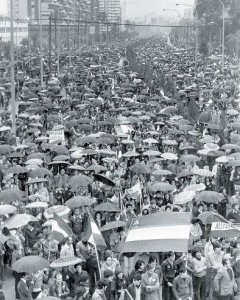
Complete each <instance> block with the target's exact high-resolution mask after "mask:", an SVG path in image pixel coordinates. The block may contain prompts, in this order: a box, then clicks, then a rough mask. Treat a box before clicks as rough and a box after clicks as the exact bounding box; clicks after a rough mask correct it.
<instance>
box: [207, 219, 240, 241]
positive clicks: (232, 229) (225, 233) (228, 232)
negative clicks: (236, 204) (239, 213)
mask: <svg viewBox="0 0 240 300" xmlns="http://www.w3.org/2000/svg"><path fill="white" fill-rule="evenodd" d="M239 236H240V224H235V223H231V222H229V221H228V220H226V219H224V217H222V216H219V215H215V216H214V219H213V222H212V226H211V232H210V237H220V238H234V237H239Z"/></svg>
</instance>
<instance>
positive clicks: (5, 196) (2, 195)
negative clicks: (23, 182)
mask: <svg viewBox="0 0 240 300" xmlns="http://www.w3.org/2000/svg"><path fill="white" fill-rule="evenodd" d="M23 196H24V192H22V191H19V190H15V189H7V190H3V191H1V192H0V203H7V204H8V203H12V202H14V201H20V200H21V198H22V197H23Z"/></svg>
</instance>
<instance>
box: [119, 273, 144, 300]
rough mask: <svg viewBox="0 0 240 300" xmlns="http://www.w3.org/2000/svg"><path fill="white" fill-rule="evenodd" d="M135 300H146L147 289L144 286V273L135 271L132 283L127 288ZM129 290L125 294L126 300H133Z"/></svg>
mask: <svg viewBox="0 0 240 300" xmlns="http://www.w3.org/2000/svg"><path fill="white" fill-rule="evenodd" d="M127 291H128V293H129V294H130V296H131V298H132V299H133V300H145V289H144V287H143V286H142V275H141V274H137V273H135V274H134V275H133V279H132V283H131V284H130V285H129V286H128V288H127ZM128 293H127V292H125V294H124V300H132V299H131V298H130V297H129V295H128Z"/></svg>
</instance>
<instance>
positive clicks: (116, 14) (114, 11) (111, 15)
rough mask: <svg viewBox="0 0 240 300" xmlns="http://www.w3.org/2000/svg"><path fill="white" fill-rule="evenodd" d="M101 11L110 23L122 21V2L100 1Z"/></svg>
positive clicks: (118, 0) (112, 0)
mask: <svg viewBox="0 0 240 300" xmlns="http://www.w3.org/2000/svg"><path fill="white" fill-rule="evenodd" d="M99 11H100V14H103V15H104V16H105V18H106V20H107V21H108V22H120V21H121V5H120V0H99Z"/></svg>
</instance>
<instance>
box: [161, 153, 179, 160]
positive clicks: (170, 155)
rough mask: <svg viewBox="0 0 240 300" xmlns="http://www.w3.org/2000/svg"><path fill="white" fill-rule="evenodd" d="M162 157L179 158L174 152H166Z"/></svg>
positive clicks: (168, 158)
mask: <svg viewBox="0 0 240 300" xmlns="http://www.w3.org/2000/svg"><path fill="white" fill-rule="evenodd" d="M162 158H164V159H167V160H177V159H178V157H177V155H176V154H174V153H170V152H166V153H163V154H162Z"/></svg>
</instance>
